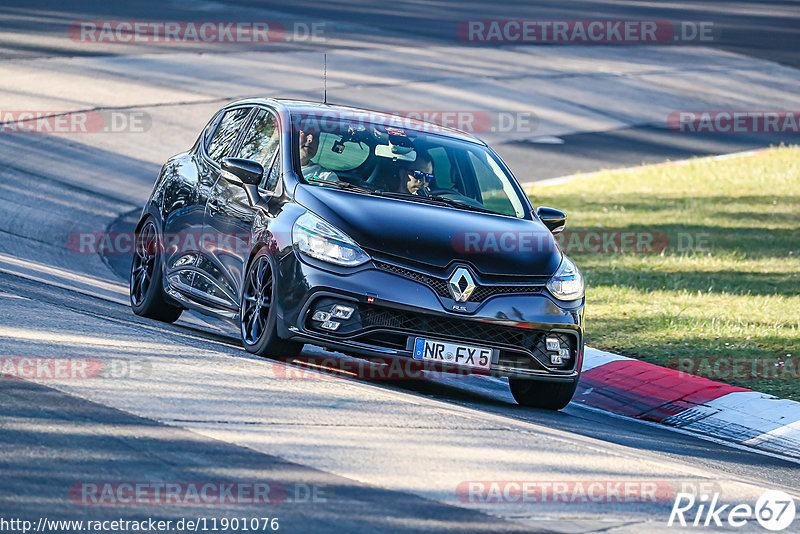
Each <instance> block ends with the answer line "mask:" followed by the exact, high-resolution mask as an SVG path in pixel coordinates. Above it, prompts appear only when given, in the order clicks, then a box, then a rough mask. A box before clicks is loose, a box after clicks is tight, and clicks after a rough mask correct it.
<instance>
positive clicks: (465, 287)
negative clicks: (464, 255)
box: [447, 267, 475, 302]
mask: <svg viewBox="0 0 800 534" xmlns="http://www.w3.org/2000/svg"><path fill="white" fill-rule="evenodd" d="M447 287H448V288H449V289H450V294H451V295H452V296H453V299H454V300H455V301H456V302H466V301H467V300H469V296H470V295H472V292H473V291H475V280H473V279H472V275H471V274H469V271H468V270H467V269H466V268H465V267H459V268H458V269H456V270H455V272H453V276H451V277H450V280H448V281H447Z"/></svg>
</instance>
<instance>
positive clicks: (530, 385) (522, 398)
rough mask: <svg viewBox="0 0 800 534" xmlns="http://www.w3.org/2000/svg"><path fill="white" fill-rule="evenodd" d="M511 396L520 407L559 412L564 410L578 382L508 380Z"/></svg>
mask: <svg viewBox="0 0 800 534" xmlns="http://www.w3.org/2000/svg"><path fill="white" fill-rule="evenodd" d="M508 385H509V387H510V388H511V395H513V396H514V400H516V401H517V402H518V403H519V404H521V405H522V406H530V407H532V408H544V409H546V410H560V409H562V408H564V407H565V406H566V405H567V404H569V401H570V400H572V396H573V395H574V394H575V388H576V387H578V380H577V379H576V380H574V381H572V382H537V381H536V380H528V379H525V378H509V379H508Z"/></svg>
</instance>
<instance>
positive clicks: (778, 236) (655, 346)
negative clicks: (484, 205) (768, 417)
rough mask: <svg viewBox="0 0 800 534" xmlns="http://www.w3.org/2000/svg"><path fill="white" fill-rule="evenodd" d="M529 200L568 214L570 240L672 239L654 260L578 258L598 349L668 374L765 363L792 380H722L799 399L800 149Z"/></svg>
mask: <svg viewBox="0 0 800 534" xmlns="http://www.w3.org/2000/svg"><path fill="white" fill-rule="evenodd" d="M528 193H529V195H530V197H531V199H532V201H533V203H534V205H535V206H551V207H555V208H559V209H562V210H564V211H565V212H566V213H567V216H568V219H567V221H568V224H567V229H568V231H569V230H572V231H575V230H586V231H592V232H594V231H644V232H663V234H666V236H668V238H669V245H668V246H666V248H665V249H664V250H663V251H662V252H656V253H649V254H648V253H644V254H642V253H605V254H584V253H577V254H571V256H572V258H573V259H574V260H575V262H576V263H577V264H578V265H579V266H580V268H581V270H582V271H583V273H584V276H585V278H586V282H587V290H586V342H587V344H588V345H590V346H593V347H596V348H599V349H604V350H610V351H614V352H618V353H621V354H625V355H628V356H632V357H635V358H638V359H641V360H645V361H648V362H652V363H656V364H659V365H668V364H669V363H670V362H669V361H670V359H675V358H685V357H701V358H708V359H709V360H707V362H711V363H712V364H713V363H714V362H719V358H720V357H730V358H735V359H739V360H742V359H744V360H746V361H747V362H752V361H753V360H757V361H759V362H761V363H762V364H763V363H764V362H767V363H768V365H769V367H770V368H771V369H772V370H777V372H778V374H779V375H783V377H784V378H783V379H774V378H755V379H751V378H736V377H731V376H730V375H726V374H724V370H725V368H724V367H723V368H721V369H723V374H722V375H721V376H717V377H716V378H717V379H719V380H721V381H724V382H729V383H733V384H736V385H740V386H744V387H749V388H753V389H756V390H759V391H763V392H766V393H772V394H774V395H778V396H781V397H786V398H793V399H795V400H800V149H799V148H796V147H781V148H775V149H771V150H769V151H765V152H762V153H758V154H755V155H749V156H744V157H737V158H732V159H728V160H723V161H707V160H706V161H703V160H692V161H690V162H689V163H688V164H686V165H672V166H650V167H647V166H645V167H640V168H636V169H631V170H617V171H608V172H603V173H598V174H593V175H589V176H585V177H580V178H577V179H575V180H574V181H570V182H568V183H566V184H562V185H554V186H534V187H531V188H529V189H528ZM657 235H662V234H657ZM687 236H688V237H687ZM567 237H568V236H567ZM698 237H700V238H701V239H702V241H703V242H702V243H701V245H702V246H700V247H697V246H696V244H697V238H698ZM689 238H691V241H692V242H693V244H694V245H695V246H686V245H688V241H689ZM657 241H658V240H657ZM671 366H674V364H672V365H671ZM776 366H778V367H776ZM707 371H708V367H706V372H703V371H700V372H698V370H697V368H695V371H694V372H695V373H696V374H705V375H707V376H708V372H707ZM737 375H738V376H744V375H742V374H741V373H737ZM759 376H760V375H759ZM709 377H710V378H715V376H709Z"/></svg>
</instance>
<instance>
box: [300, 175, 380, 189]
mask: <svg viewBox="0 0 800 534" xmlns="http://www.w3.org/2000/svg"><path fill="white" fill-rule="evenodd" d="M306 181H307V182H308V183H310V184H320V185H329V186H331V187H336V188H337V189H346V190H348V191H358V192H360V193H375V190H374V189H369V188H368V187H363V186H360V185H356V184H351V183H350V182H343V181H342V180H337V181H335V182H334V181H332V180H322V179H320V178H313V177H311V178H306Z"/></svg>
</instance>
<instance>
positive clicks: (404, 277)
mask: <svg viewBox="0 0 800 534" xmlns="http://www.w3.org/2000/svg"><path fill="white" fill-rule="evenodd" d="M565 220H566V216H565V215H564V213H562V212H560V211H558V210H555V209H551V208H539V209H538V210H534V209H533V208H532V206H531V204H530V202H529V200H528V198H527V196H526V195H525V194H524V192H523V190H522V188H521V187H520V185H519V183H518V182H517V181H516V179H515V178H514V176H513V175H512V173H511V171H510V170H509V169H508V167H507V166H506V165H505V164H504V163H503V161H502V160H501V159H500V158H499V157H498V156H497V154H496V153H495V152H494V151H493V150H492V149H491V148H489V147H488V146H487V145H486V144H485V143H483V142H482V141H480V140H478V139H476V138H475V137H473V136H471V135H469V134H467V133H464V132H461V131H458V130H452V129H447V128H443V127H440V126H438V125H435V124H430V123H426V122H420V121H414V120H410V119H407V118H404V117H399V116H395V115H389V114H383V113H378V112H373V111H367V110H361V109H356V108H348V107H342V106H332V105H327V104H319V103H311V102H301V101H290V100H273V99H252V100H243V101H238V102H235V103H233V104H230V105H228V106H227V107H225V108H224V109H222V110H220V111H219V112H218V113H217V114H216V115H215V116H214V118H213V119H212V120H211V121H210V122H209V123H208V125H207V126H206V127H205V129H204V130H203V132H202V133H201V135H200V137H199V138H198V139H197V141H196V143H195V144H194V146H193V147H192V148H191V149H190V150H189V151H188V152H184V153H182V154H178V155H177V156H174V157H172V158H171V159H170V160H169V161H167V162H166V164H165V165H164V166H163V168H162V170H161V173H160V175H159V177H158V181H157V182H156V184H155V187H154V188H153V192H152V195H151V197H150V199H149V200H148V202H147V204H146V205H145V207H144V210H143V212H142V217H141V220H140V221H139V223H138V226H137V230H136V247H135V250H136V254H135V256H134V259H133V265H132V270H131V279H130V293H131V305H132V308H133V311H134V312H135V313H137V314H139V315H142V316H145V317H150V318H153V319H158V320H162V321H175V320H176V319H177V318H178V317H179V316H180V314H181V312H182V311H183V310H184V309H192V310H197V311H199V312H201V313H204V314H208V315H211V316H215V317H218V318H222V319H225V320H228V321H231V322H233V323H234V324H235V325H236V326H237V327H238V328H239V329H240V331H241V337H242V342H243V344H244V347H245V349H246V350H248V351H249V352H253V353H256V354H259V355H262V356H270V357H277V358H287V357H293V356H296V355H297V354H298V353H299V352H300V350H301V348H302V346H303V344H304V343H311V344H314V345H319V346H322V347H326V348H330V349H333V350H338V351H342V352H345V353H349V354H355V355H359V356H367V357H376V356H377V357H385V358H390V359H392V361H396V359H407V360H403V361H406V362H417V363H420V364H426V365H427V364H430V365H431V366H434V367H435V368H436V369H437V370H445V371H459V372H463V371H466V372H469V373H477V374H487V375H494V376H504V377H508V379H509V384H510V387H511V392H512V394H513V396H514V398H515V399H516V400H517V402H519V403H520V404H524V405H528V406H537V407H543V408H550V409H560V408H563V407H564V406H566V405H567V403H568V402H569V401H570V399H571V398H572V395H573V393H574V391H575V386H576V384H577V381H578V377H579V375H580V369H581V363H582V359H583V333H582V320H583V307H584V287H583V279H582V276H581V273H580V271H579V270H578V268H577V267H576V266H575V264H574V263H573V262H572V261H571V260H570V259H569V258H567V256H566V255H564V254H563V253H562V252H561V250H560V249H559V247H558V245H557V243H556V241H555V239H554V237H553V234H554V233H557V232H559V231H561V230H562V229H563V228H564V224H565Z"/></svg>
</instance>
